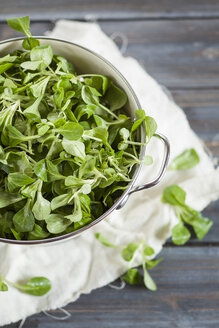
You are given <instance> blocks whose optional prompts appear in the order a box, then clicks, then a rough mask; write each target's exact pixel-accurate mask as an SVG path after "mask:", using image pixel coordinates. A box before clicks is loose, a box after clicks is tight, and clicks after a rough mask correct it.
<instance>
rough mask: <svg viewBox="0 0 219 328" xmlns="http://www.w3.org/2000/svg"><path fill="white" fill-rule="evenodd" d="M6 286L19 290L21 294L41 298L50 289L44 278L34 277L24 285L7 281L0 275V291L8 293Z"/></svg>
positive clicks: (48, 281)
mask: <svg viewBox="0 0 219 328" xmlns="http://www.w3.org/2000/svg"><path fill="white" fill-rule="evenodd" d="M8 285H10V286H12V287H14V288H16V289H18V290H20V291H21V292H23V293H26V294H30V295H33V296H43V295H45V294H47V293H48V292H49V291H50V289H51V287H52V286H51V282H50V280H49V279H48V278H45V277H34V278H31V279H30V280H28V281H27V283H26V284H20V283H19V284H18V283H14V282H11V281H9V280H7V279H6V278H4V277H2V276H1V275H0V291H1V292H5V291H8Z"/></svg>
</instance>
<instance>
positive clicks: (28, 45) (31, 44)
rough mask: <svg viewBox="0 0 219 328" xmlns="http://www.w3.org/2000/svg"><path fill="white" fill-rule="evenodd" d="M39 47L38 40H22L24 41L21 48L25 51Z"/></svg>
mask: <svg viewBox="0 0 219 328" xmlns="http://www.w3.org/2000/svg"><path fill="white" fill-rule="evenodd" d="M39 45H40V42H39V40H37V39H34V38H27V39H24V41H23V42H22V47H23V48H24V49H26V50H31V49H33V48H34V47H37V46H39Z"/></svg>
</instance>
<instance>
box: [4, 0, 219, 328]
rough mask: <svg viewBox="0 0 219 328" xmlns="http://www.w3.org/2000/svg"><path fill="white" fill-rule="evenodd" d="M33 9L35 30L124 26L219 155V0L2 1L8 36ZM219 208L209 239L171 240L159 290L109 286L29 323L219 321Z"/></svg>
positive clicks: (187, 326) (118, 327) (86, 325)
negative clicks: (83, 24) (62, 314)
mask: <svg viewBox="0 0 219 328" xmlns="http://www.w3.org/2000/svg"><path fill="white" fill-rule="evenodd" d="M25 14H28V15H30V16H31V18H32V21H33V23H32V31H33V34H35V35H40V34H43V33H44V32H45V31H47V30H50V29H52V28H53V26H54V22H55V20H56V19H59V18H69V19H79V20H86V19H94V17H96V18H97V19H98V21H99V22H100V25H101V27H102V28H103V30H104V31H105V32H106V33H107V34H108V35H111V34H112V33H113V32H122V33H124V34H125V35H126V36H127V37H128V41H129V43H128V48H127V52H126V54H127V55H131V56H134V57H135V58H137V59H138V60H139V61H140V63H141V64H142V65H143V66H144V67H145V69H146V70H147V71H148V72H149V73H150V74H151V75H152V76H153V77H155V78H156V79H157V80H158V81H159V82H160V83H161V84H163V85H164V86H166V87H168V88H169V90H170V91H171V92H172V95H173V97H174V100H175V101H176V102H177V103H178V104H179V105H180V106H181V107H182V108H183V109H184V111H185V113H186V115H187V117H188V119H189V122H190V124H191V126H192V128H193V129H194V130H195V132H196V133H197V134H198V135H199V136H200V137H201V138H202V139H203V141H204V143H205V144H206V145H207V146H208V148H209V149H210V151H211V152H212V154H213V155H214V156H219V105H218V104H219V92H218V91H219V42H218V41H219V33H218V31H219V1H218V0H208V1H206V0H193V1H191V0H190V1H188V0H186V1H185V0H184V1H183V0H159V1H158V0H157V1H154V0H150V1H143V0H135V1H132V0H117V1H115V0H112V1H107V0H104V1H102V0H96V1H94V0H90V1H89V0H77V1H71V0H53V1H52V0H47V1H42V0H38V1H33V0H29V1H27V0H26V1H25V0H19V2H18V1H16V0H7V1H0V39H6V38H10V37H13V36H16V35H18V34H16V32H13V31H11V30H10V29H9V28H8V27H7V25H6V24H5V19H6V17H12V16H18V15H25ZM218 213H219V202H215V203H212V204H210V205H209V206H208V208H207V209H205V211H204V214H205V215H206V216H208V217H209V218H211V219H213V220H214V226H213V228H212V230H211V231H210V232H209V234H208V235H207V236H206V237H205V238H204V240H203V241H202V242H196V241H191V242H190V243H189V244H188V246H186V247H174V246H173V245H172V244H171V242H170V241H168V242H167V244H166V246H165V247H164V250H163V251H162V253H161V256H163V257H164V261H163V262H162V263H160V265H159V266H158V267H157V268H155V269H154V270H153V271H152V275H153V277H154V279H155V280H156V282H157V284H158V291H157V292H156V293H152V292H149V291H146V290H145V289H144V287H143V286H136V287H134V286H126V288H125V289H124V290H122V291H115V290H112V289H110V288H109V287H104V288H101V289H99V290H96V291H93V292H92V293H91V294H90V295H83V296H82V297H81V298H80V299H79V300H78V301H77V302H75V303H72V304H69V305H68V306H67V307H66V309H67V310H68V311H69V312H70V313H71V315H72V316H71V318H69V319H68V320H67V321H64V322H62V321H57V322H56V321H54V320H52V319H50V318H48V317H46V316H45V315H44V314H37V315H34V316H32V317H30V318H28V320H27V321H26V322H25V324H24V328H28V327H31V328H32V327H34V328H35V327H42V328H49V327H57V328H61V327H62V326H66V327H73V328H79V327H80V328H90V327H95V328H112V327H113V328H122V327H126V328H133V327H135V328H152V327H153V328H218V327H219V311H218V310H219V222H218V219H219V217H218ZM52 313H53V314H57V315H58V314H59V311H58V310H56V311H52ZM17 326H18V325H17V324H12V325H9V326H7V328H9V327H10V328H13V327H17ZM5 327H6V326H5Z"/></svg>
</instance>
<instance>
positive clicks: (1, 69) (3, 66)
mask: <svg viewBox="0 0 219 328" xmlns="http://www.w3.org/2000/svg"><path fill="white" fill-rule="evenodd" d="M12 66H13V64H12V63H5V64H1V65H0V74H2V73H4V72H6V71H7V70H8V69H9V68H11V67H12Z"/></svg>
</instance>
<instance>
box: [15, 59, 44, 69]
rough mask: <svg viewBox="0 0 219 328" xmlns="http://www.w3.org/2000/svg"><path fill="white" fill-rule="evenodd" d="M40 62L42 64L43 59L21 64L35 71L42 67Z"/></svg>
mask: <svg viewBox="0 0 219 328" xmlns="http://www.w3.org/2000/svg"><path fill="white" fill-rule="evenodd" d="M40 64H42V60H37V61H26V62H23V63H21V64H20V66H21V67H22V68H24V69H25V70H30V71H35V70H36V69H38V68H39V67H40Z"/></svg>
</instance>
